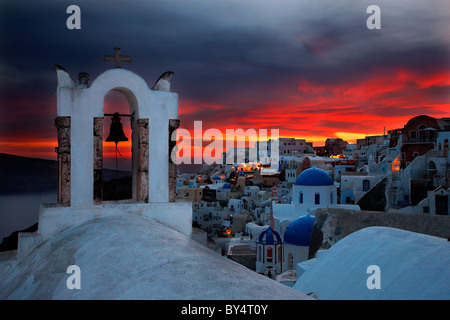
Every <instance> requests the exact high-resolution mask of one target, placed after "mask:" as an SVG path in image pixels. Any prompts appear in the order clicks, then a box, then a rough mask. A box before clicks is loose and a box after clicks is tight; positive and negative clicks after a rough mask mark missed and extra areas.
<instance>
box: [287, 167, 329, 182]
mask: <svg viewBox="0 0 450 320" xmlns="http://www.w3.org/2000/svg"><path fill="white" fill-rule="evenodd" d="M295 184H296V185H297V186H332V185H334V182H333V179H331V177H330V175H329V174H328V173H326V172H325V171H323V170H322V169H317V168H310V169H306V170H304V171H303V172H302V173H300V174H299V176H298V177H297V180H295Z"/></svg>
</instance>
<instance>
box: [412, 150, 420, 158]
mask: <svg viewBox="0 0 450 320" xmlns="http://www.w3.org/2000/svg"><path fill="white" fill-rule="evenodd" d="M418 156H419V152H417V151H414V152H413V159H414V158H415V157H418Z"/></svg>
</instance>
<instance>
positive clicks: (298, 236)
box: [284, 215, 314, 246]
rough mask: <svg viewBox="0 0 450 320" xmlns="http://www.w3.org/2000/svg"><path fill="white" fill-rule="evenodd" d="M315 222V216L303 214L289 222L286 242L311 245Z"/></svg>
mask: <svg viewBox="0 0 450 320" xmlns="http://www.w3.org/2000/svg"><path fill="white" fill-rule="evenodd" d="M313 224H314V217H313V216H310V215H307V216H301V217H299V218H297V219H295V220H293V221H291V223H289V225H288V226H287V228H286V231H285V232H284V242H285V243H288V244H293V245H296V246H309V241H310V240H311V234H312V229H313Z"/></svg>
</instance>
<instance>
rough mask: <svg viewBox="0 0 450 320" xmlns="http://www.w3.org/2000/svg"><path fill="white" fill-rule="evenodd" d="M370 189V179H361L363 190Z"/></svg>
mask: <svg viewBox="0 0 450 320" xmlns="http://www.w3.org/2000/svg"><path fill="white" fill-rule="evenodd" d="M369 189H370V180H367V179H365V180H363V191H369Z"/></svg>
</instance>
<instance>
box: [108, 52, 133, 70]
mask: <svg viewBox="0 0 450 320" xmlns="http://www.w3.org/2000/svg"><path fill="white" fill-rule="evenodd" d="M103 61H114V62H115V67H116V68H122V66H121V63H122V62H131V57H130V56H121V55H120V48H114V55H113V56H103Z"/></svg>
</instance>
